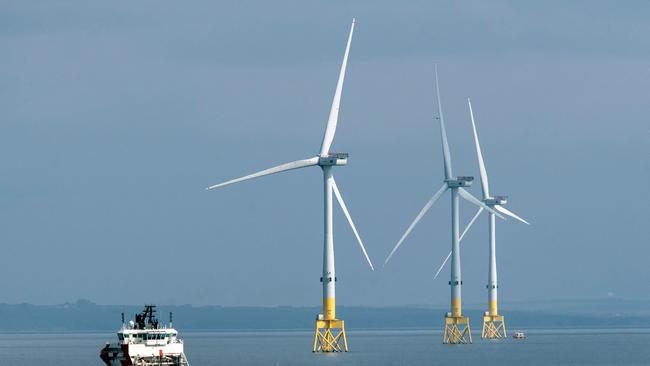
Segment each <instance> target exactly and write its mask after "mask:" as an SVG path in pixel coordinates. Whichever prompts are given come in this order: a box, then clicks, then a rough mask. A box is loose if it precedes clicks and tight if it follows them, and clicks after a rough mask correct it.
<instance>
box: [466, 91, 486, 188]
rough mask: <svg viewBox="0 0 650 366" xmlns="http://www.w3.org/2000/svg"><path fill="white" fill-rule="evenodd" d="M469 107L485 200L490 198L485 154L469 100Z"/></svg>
mask: <svg viewBox="0 0 650 366" xmlns="http://www.w3.org/2000/svg"><path fill="white" fill-rule="evenodd" d="M467 104H468V105H469V116H470V119H471V120H472V131H473V132H474V144H475V145H476V156H477V158H478V169H479V172H480V175H481V189H482V190H483V198H484V199H485V198H489V197H490V187H489V185H488V176H487V171H486V170H485V162H484V161H483V153H482V152H481V144H480V143H479V141H478V133H477V132H476V124H475V123H474V112H473V111H472V102H471V101H470V100H469V98H467Z"/></svg>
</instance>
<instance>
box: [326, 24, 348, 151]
mask: <svg viewBox="0 0 650 366" xmlns="http://www.w3.org/2000/svg"><path fill="white" fill-rule="evenodd" d="M354 23H355V19H352V26H351V27H350V35H349V36H348V44H347V46H346V47H345V54H344V55H343V63H342V64H341V71H340V73H339V80H338V82H337V83H336V91H335V92H334V99H333V100H332V108H331V109H330V116H329V118H328V119H327V127H325V136H323V142H322V144H321V145H320V156H327V154H328V153H329V151H330V146H332V141H333V140H334V133H336V124H337V122H338V119H339V106H340V105H341V93H342V92H343V81H344V79H345V69H346V68H347V66H348V55H349V54H350V44H351V43H352V33H354Z"/></svg>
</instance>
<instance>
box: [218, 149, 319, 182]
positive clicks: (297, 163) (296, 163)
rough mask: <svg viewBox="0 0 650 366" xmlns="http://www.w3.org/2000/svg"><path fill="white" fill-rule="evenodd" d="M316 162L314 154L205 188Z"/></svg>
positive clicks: (315, 163) (303, 166) (306, 165)
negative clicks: (309, 157)
mask: <svg viewBox="0 0 650 366" xmlns="http://www.w3.org/2000/svg"><path fill="white" fill-rule="evenodd" d="M317 164H318V157H317V156H315V157H313V158H311V159H304V160H297V161H292V162H291V163H286V164H282V165H278V166H276V167H273V168H269V169H266V170H262V171H261V172H257V173H253V174H250V175H247V176H245V177H241V178H237V179H233V180H229V181H227V182H223V183H219V184H215V185H213V186H210V187H208V188H206V189H214V188H220V187H223V186H227V185H229V184H233V183H238V182H242V181H245V180H249V179H253V178H258V177H263V176H265V175H269V174H275V173H279V172H284V171H286V170H292V169H299V168H305V167H308V166H312V165H317Z"/></svg>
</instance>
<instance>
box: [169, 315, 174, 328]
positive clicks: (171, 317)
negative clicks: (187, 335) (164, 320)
mask: <svg viewBox="0 0 650 366" xmlns="http://www.w3.org/2000/svg"><path fill="white" fill-rule="evenodd" d="M173 320H174V315H173V314H172V312H171V311H170V312H169V327H170V328H173V326H172V324H173Z"/></svg>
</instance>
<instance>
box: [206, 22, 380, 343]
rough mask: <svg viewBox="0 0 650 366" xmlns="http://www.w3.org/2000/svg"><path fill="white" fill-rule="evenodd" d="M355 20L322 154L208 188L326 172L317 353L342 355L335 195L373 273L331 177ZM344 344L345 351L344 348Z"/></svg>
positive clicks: (340, 157) (340, 158) (338, 161)
mask: <svg viewBox="0 0 650 366" xmlns="http://www.w3.org/2000/svg"><path fill="white" fill-rule="evenodd" d="M354 24H355V20H354V19H353V20H352V26H351V27H350V34H349V36H348V42H347V46H346V48H345V54H344V55H343V63H342V65H341V71H340V73H339V79H338V82H337V84H336V91H335V93H334V100H333V101H332V108H331V109H330V114H329V118H328V120H327V127H326V128H325V136H324V137H323V142H322V144H321V148H320V152H319V154H318V155H317V156H314V157H312V158H309V159H304V160H298V161H294V162H291V163H286V164H282V165H279V166H276V167H273V168H270V169H266V170H263V171H260V172H257V173H253V174H250V175H247V176H245V177H241V178H237V179H233V180H230V181H227V182H224V183H220V184H216V185H213V186H211V187H208V189H213V188H219V187H223V186H226V185H229V184H233V183H238V182H241V181H245V180H248V179H253V178H257V177H262V176H265V175H269V174H274V173H279V172H283V171H286V170H292V169H299V168H305V167H311V166H320V167H321V169H322V170H323V183H324V191H323V193H324V211H325V212H324V218H325V221H324V224H325V225H324V226H325V230H324V234H325V240H324V248H323V276H322V277H321V282H322V283H323V313H322V314H318V317H317V318H316V333H315V335H314V348H313V351H314V352H340V351H342V350H345V351H346V352H347V351H348V345H347V339H346V336H345V326H344V321H343V320H341V319H337V318H336V301H335V297H336V295H335V287H336V272H335V270H334V233H333V227H332V193H334V195H335V196H336V199H337V200H338V202H339V205H340V206H341V209H342V210H343V214H344V215H345V217H346V218H347V220H348V222H349V223H350V226H351V227H352V231H353V232H354V235H355V236H356V239H357V242H358V243H359V246H360V247H361V251H362V252H363V255H364V256H365V258H366V261H368V264H369V265H370V268H371V269H372V270H374V268H373V266H372V262H371V261H370V258H369V257H368V253H367V252H366V249H365V247H364V246H363V243H362V241H361V238H360V237H359V233H358V232H357V229H356V227H355V226H354V223H353V222H352V217H351V216H350V213H349V212H348V209H347V206H346V205H345V202H344V201H343V197H342V196H341V192H340V191H339V189H338V187H337V185H336V181H335V180H334V175H333V174H332V167H334V166H342V165H346V164H347V158H348V154H347V153H332V152H330V146H331V145H332V141H333V140H334V133H335V132H336V124H337V121H338V116H339V105H340V102H341V92H342V90H343V81H344V79H345V69H346V66H347V63H348V54H349V52H350V44H351V42H352V33H353V32H354ZM341 343H342V345H343V348H341Z"/></svg>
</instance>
